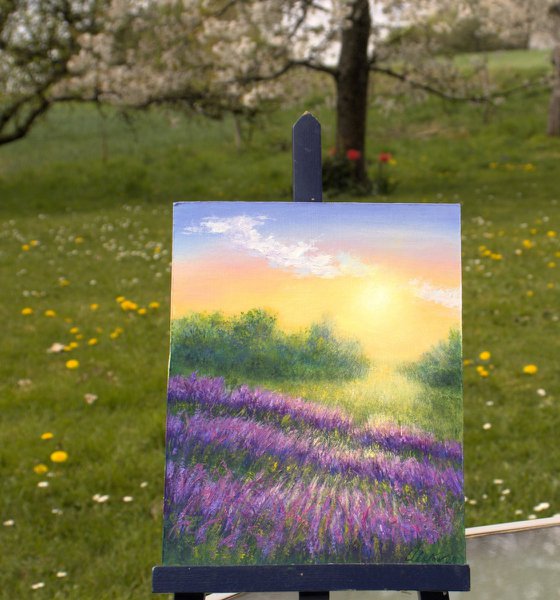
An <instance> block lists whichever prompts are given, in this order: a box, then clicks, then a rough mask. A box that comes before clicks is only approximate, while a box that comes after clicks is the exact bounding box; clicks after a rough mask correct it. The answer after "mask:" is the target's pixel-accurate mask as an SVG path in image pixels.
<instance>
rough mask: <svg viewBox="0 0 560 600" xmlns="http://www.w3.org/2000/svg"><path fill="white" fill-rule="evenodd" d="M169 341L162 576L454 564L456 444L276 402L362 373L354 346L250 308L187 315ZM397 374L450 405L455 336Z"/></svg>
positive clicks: (460, 556)
mask: <svg viewBox="0 0 560 600" xmlns="http://www.w3.org/2000/svg"><path fill="white" fill-rule="evenodd" d="M171 340H172V347H171V370H170V380H169V386H168V418H167V441H166V444H167V472H166V484H165V485H166V489H165V509H164V513H165V528H164V562H165V563H166V564H192V565H197V564H201V565H203V564H292V563H293V564H304V563H326V562H435V563H456V562H464V541H463V537H462V533H463V531H462V515H463V512H462V511H463V492H462V489H463V474H462V447H461V444H460V442H458V441H456V440H441V439H438V438H436V436H435V435H433V434H432V433H430V432H428V431H424V430H421V429H419V428H417V427H414V426H403V425H402V424H396V423H392V422H369V421H366V422H364V420H363V419H358V418H357V417H356V416H354V415H353V414H352V412H351V411H348V410H343V409H341V408H339V407H333V406H327V405H326V404H324V403H323V402H321V401H318V399H317V398H308V397H305V398H300V397H297V396H296V395H294V394H288V393H282V392H281V391H279V390H282V388H283V386H284V385H285V384H286V381H287V380H294V379H295V380H300V381H302V382H303V381H309V380H314V381H317V382H321V381H323V382H325V385H326V384H327V382H330V383H329V385H332V383H333V382H334V383H335V384H336V382H337V381H340V383H341V385H344V382H350V381H353V380H356V379H358V378H360V379H365V378H366V376H368V375H372V373H373V375H375V371H374V370H372V366H373V365H372V364H371V363H370V362H369V361H368V358H367V357H366V356H365V354H364V352H363V351H362V349H361V347H360V344H359V343H358V342H357V341H354V340H348V339H345V338H343V337H342V336H341V335H339V334H338V333H337V332H336V331H335V329H334V328H333V326H332V325H330V324H327V323H319V324H312V325H311V326H309V327H307V328H305V329H303V330H301V331H298V332H295V333H287V332H284V331H282V330H281V328H280V327H279V325H278V322H277V320H276V318H275V316H274V315H272V314H270V313H269V312H267V311H265V310H262V309H255V310H251V311H248V312H246V313H241V314H239V315H235V316H225V315H224V314H223V313H219V312H216V313H211V314H208V313H191V314H190V315H188V316H186V317H184V318H182V319H179V320H176V321H174V322H173V323H172V335H171ZM400 368H401V370H402V372H404V373H405V374H406V375H407V376H409V377H411V378H414V379H415V380H416V381H419V382H421V383H422V385H423V386H424V389H425V390H427V393H429V389H435V388H446V389H449V390H451V391H452V393H453V394H455V392H458V391H459V390H460V387H459V388H458V387H457V386H458V385H459V386H460V370H461V340H460V334H459V333H458V332H455V331H452V332H451V333H450V335H449V338H448V340H444V341H442V342H440V343H439V344H437V345H436V346H435V347H434V348H432V349H431V350H430V351H428V352H427V353H425V354H424V355H423V356H421V357H420V359H419V360H418V361H416V362H415V363H410V364H405V365H401V367H400ZM457 373H459V380H458V379H457ZM255 381H266V382H268V383H267V386H268V387H269V388H270V389H265V388H263V387H258V386H255V385H253V383H251V382H255ZM275 382H276V383H275Z"/></svg>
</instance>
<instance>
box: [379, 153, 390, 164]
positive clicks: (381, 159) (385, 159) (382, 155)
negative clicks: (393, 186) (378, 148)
mask: <svg viewBox="0 0 560 600" xmlns="http://www.w3.org/2000/svg"><path fill="white" fill-rule="evenodd" d="M392 159H393V155H392V154H391V153H390V152H381V153H380V154H379V157H378V160H379V162H380V163H388V162H389V161H390V160H392Z"/></svg>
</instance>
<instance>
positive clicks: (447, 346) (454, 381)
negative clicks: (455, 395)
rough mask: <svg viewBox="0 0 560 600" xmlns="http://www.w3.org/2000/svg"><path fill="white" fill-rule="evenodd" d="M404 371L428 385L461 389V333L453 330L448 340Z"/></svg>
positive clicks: (406, 367)
mask: <svg viewBox="0 0 560 600" xmlns="http://www.w3.org/2000/svg"><path fill="white" fill-rule="evenodd" d="M404 370H405V372H406V374H407V375H411V376H413V377H416V378H417V379H419V380H420V381H422V382H423V383H426V384H428V385H431V386H434V387H447V388H457V389H460V388H461V385H462V378H463V367H462V354H461V334H460V333H459V331H457V330H456V329H452V330H451V331H450V332H449V337H448V339H447V340H443V341H441V342H439V343H438V344H436V345H435V346H434V347H433V348H431V349H430V350H428V352H426V353H425V354H423V355H422V356H421V357H420V359H419V360H418V362H415V363H411V364H408V365H406V366H405V369H404Z"/></svg>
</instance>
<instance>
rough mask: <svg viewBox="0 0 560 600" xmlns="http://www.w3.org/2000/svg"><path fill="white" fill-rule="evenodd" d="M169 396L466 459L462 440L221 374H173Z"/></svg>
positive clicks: (366, 440) (404, 448) (387, 445)
mask: <svg viewBox="0 0 560 600" xmlns="http://www.w3.org/2000/svg"><path fill="white" fill-rule="evenodd" d="M168 400H169V401H170V402H171V403H175V402H196V403H197V404H200V405H201V406H206V407H208V408H210V409H212V408H226V409H230V410H234V411H243V412H244V413H245V414H247V415H249V416H255V417H260V418H263V417H264V418H266V417H269V416H270V415H276V416H277V417H279V418H281V419H283V418H285V417H289V419H290V420H293V421H295V422H302V423H303V424H305V425H308V426H311V427H315V428H318V429H322V430H324V431H340V432H341V433H344V434H346V435H349V436H351V437H353V438H354V439H355V440H356V441H358V442H359V443H361V444H365V445H377V446H379V447H380V448H382V449H385V450H389V451H391V452H403V451H404V452H406V451H412V452H420V453H422V454H425V455H429V456H431V457H434V458H439V459H443V460H453V461H456V462H459V463H461V462H462V448H461V444H459V443H458V442H454V441H446V442H438V441H437V440H436V439H435V437H434V436H433V435H432V434H430V433H428V432H424V431H415V430H411V429H407V428H404V427H396V426H393V425H389V424H382V425H376V426H372V425H365V426H357V425H355V424H354V422H353V420H352V418H351V417H350V416H349V415H347V414H346V413H344V412H343V411H341V410H339V409H336V408H331V407H327V406H323V405H321V404H316V403H313V402H306V401H305V400H302V399H301V398H292V397H290V396H288V395H285V394H280V393H278V392H272V391H269V390H264V389H260V388H254V389H251V388H249V387H248V386H246V385H242V386H240V387H238V388H236V389H234V390H233V391H231V392H229V391H228V390H227V389H226V387H225V383H224V380H223V378H221V377H198V376H197V374H196V373H193V374H192V375H191V376H190V377H188V378H186V377H181V376H179V375H177V376H175V377H172V378H171V379H170V380H169V387H168Z"/></svg>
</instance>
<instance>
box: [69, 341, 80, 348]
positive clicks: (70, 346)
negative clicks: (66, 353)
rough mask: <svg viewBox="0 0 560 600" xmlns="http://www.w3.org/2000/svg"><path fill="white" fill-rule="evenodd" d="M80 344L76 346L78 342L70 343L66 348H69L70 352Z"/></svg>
mask: <svg viewBox="0 0 560 600" xmlns="http://www.w3.org/2000/svg"><path fill="white" fill-rule="evenodd" d="M79 345H80V344H78V342H70V343H69V344H68V347H69V348H70V350H74V348H77V347H78V346H79Z"/></svg>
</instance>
